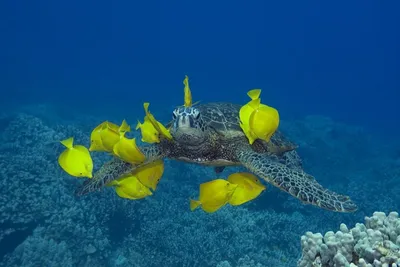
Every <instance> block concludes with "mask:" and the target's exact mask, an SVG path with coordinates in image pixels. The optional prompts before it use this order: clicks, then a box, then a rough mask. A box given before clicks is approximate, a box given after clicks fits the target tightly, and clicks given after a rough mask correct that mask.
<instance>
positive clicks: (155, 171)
mask: <svg viewBox="0 0 400 267" xmlns="http://www.w3.org/2000/svg"><path fill="white" fill-rule="evenodd" d="M163 173H164V161H163V160H161V159H160V160H156V161H154V162H152V163H149V164H146V165H143V166H140V167H139V168H137V169H136V170H135V171H134V172H133V173H132V174H133V175H135V176H136V177H137V178H138V179H139V181H140V182H141V183H142V184H143V185H145V186H146V187H148V188H151V189H152V190H153V191H155V190H156V188H157V185H158V182H159V181H160V179H161V177H162V175H163Z"/></svg>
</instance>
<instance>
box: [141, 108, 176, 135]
mask: <svg viewBox="0 0 400 267" xmlns="http://www.w3.org/2000/svg"><path fill="white" fill-rule="evenodd" d="M149 105H150V103H148V102H146V103H144V104H143V108H144V111H145V113H146V117H147V118H148V120H149V121H150V122H151V124H153V126H154V128H156V130H157V131H158V132H159V134H161V135H162V136H164V137H165V138H167V139H168V140H172V135H171V133H170V132H169V131H168V129H167V128H165V126H164V125H162V124H161V123H160V122H159V121H157V120H156V119H155V118H154V116H153V114H151V113H150V111H149Z"/></svg>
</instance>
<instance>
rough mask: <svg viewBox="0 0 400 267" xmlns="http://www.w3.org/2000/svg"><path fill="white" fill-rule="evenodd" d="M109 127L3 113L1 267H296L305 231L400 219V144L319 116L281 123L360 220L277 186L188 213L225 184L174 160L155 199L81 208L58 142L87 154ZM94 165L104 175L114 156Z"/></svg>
mask: <svg viewBox="0 0 400 267" xmlns="http://www.w3.org/2000/svg"><path fill="white" fill-rule="evenodd" d="M153 113H155V114H157V112H156V110H154V111H153ZM104 120H111V121H115V122H116V123H118V122H119V121H120V120H122V118H119V117H104V116H98V117H95V116H89V115H88V116H85V115H82V114H79V113H76V114H70V113H68V114H67V112H63V111H60V110H59V109H57V108H54V107H52V106H46V105H34V106H25V107H18V108H14V109H12V110H9V111H8V112H4V113H2V114H0V176H1V177H0V183H1V186H0V210H1V211H0V214H1V218H0V266H63V267H68V266H121V267H124V266H138V267H139V266H140V267H142V266H146V267H153V266H154V267H156V266H157V267H159V266H164V267H167V266H185V267H189V266H190V267H196V266H197V267H199V266H214V267H215V266H220V267H222V266H232V267H234V266H240V267H244V266H258V267H261V266H267V267H269V266H296V264H297V260H298V259H299V257H300V254H301V248H300V237H301V235H303V234H304V233H305V232H306V231H313V232H322V233H324V232H326V231H328V230H331V229H332V230H336V229H338V228H339V224H340V223H341V222H344V223H346V224H347V225H348V226H349V227H352V226H353V225H354V224H355V223H356V222H361V221H363V220H364V216H367V215H368V216H370V215H372V213H373V212H374V211H377V210H379V211H385V212H389V211H394V210H397V211H398V210H400V186H399V183H398V177H399V176H400V142H399V141H397V143H396V142H395V141H391V140H388V138H382V137H380V136H377V135H376V136H374V135H371V134H368V132H366V131H365V130H363V129H362V128H359V127H353V126H350V125H344V124H341V123H338V122H335V121H332V120H331V119H329V118H326V117H321V116H310V117H306V118H304V119H301V120H296V121H285V120H284V121H283V122H282V124H281V129H282V131H283V132H284V133H285V134H286V135H287V136H289V137H290V138H291V139H292V140H293V141H294V142H296V143H297V144H298V145H299V153H300V155H301V156H302V158H303V163H304V168H305V170H306V171H307V172H309V173H311V174H313V175H314V176H315V177H316V179H317V180H318V181H319V182H320V183H322V184H323V185H324V186H326V187H328V188H330V189H332V190H335V191H337V192H340V193H344V194H348V195H350V196H351V197H352V198H353V200H354V201H355V202H356V203H357V204H358V205H359V210H358V211H357V212H356V213H354V214H339V213H333V212H330V211H325V210H321V209H318V208H315V207H313V206H309V205H307V206H306V205H303V204H301V203H300V202H299V201H298V200H296V199H294V198H293V197H291V196H289V195H288V194H286V193H283V192H281V191H280V190H278V189H276V188H273V187H272V186H268V190H267V191H266V192H264V193H263V194H262V195H261V196H260V197H258V198H257V199H256V200H254V201H252V202H250V203H248V204H246V205H243V206H239V207H232V206H226V207H223V208H222V209H221V210H219V211H218V212H216V213H213V214H206V213H204V212H203V211H202V210H196V211H194V212H191V211H190V210H189V202H188V199H189V197H195V196H197V193H198V185H199V184H200V183H202V182H204V181H207V180H211V179H214V178H215V177H216V175H215V173H214V171H213V170H212V169H211V168H205V167H199V166H194V165H189V164H183V163H178V162H172V161H166V170H165V173H164V176H163V178H162V180H161V182H160V184H159V186H158V188H157V191H156V192H155V193H154V195H153V196H151V197H148V198H146V199H143V200H137V201H130V200H125V199H120V198H118V197H117V196H116V194H115V193H114V192H113V190H112V189H111V188H107V189H105V190H102V191H101V192H96V193H93V194H91V195H89V196H86V197H80V198H77V197H75V196H74V190H75V189H76V187H77V186H78V184H80V183H82V180H81V179H76V178H73V177H70V176H68V175H67V174H65V173H64V172H63V171H62V170H61V168H60V167H59V166H58V164H57V156H58V154H59V153H60V152H61V151H62V149H63V148H62V146H61V144H60V143H59V142H58V141H60V140H62V139H63V138H66V137H70V136H74V137H75V141H76V143H80V144H85V145H88V144H89V135H90V132H91V130H92V129H93V128H94V127H95V126H96V125H97V124H99V123H100V122H102V121H104ZM93 158H94V161H95V168H98V167H99V166H100V164H101V163H102V162H104V161H105V160H107V159H108V158H109V156H107V155H105V154H102V153H93ZM236 170H237V169H235V168H231V169H227V170H225V171H224V172H223V173H222V176H224V177H226V176H227V175H228V174H229V173H232V172H234V171H236ZM396 177H397V180H396Z"/></svg>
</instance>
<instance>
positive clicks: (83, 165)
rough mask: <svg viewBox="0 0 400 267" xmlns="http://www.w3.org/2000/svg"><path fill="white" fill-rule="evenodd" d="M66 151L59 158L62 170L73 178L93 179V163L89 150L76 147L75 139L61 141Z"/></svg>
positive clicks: (79, 146)
mask: <svg viewBox="0 0 400 267" xmlns="http://www.w3.org/2000/svg"><path fill="white" fill-rule="evenodd" d="M61 144H63V145H64V146H65V147H66V148H67V149H65V150H64V151H63V152H62V153H61V154H60V156H59V157H58V163H59V164H60V166H61V168H62V169H63V170H64V171H65V172H67V173H68V174H69V175H71V176H75V177H88V178H92V171H93V161H92V158H91V156H90V153H89V151H88V149H87V148H86V147H84V146H81V145H74V138H73V137H70V138H68V139H65V140H63V141H61Z"/></svg>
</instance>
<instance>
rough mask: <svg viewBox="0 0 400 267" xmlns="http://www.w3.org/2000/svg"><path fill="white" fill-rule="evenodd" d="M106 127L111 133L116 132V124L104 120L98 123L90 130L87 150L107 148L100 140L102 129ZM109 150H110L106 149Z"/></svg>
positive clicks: (103, 149)
mask: <svg viewBox="0 0 400 267" xmlns="http://www.w3.org/2000/svg"><path fill="white" fill-rule="evenodd" d="M103 128H104V129H107V131H108V130H109V129H110V130H111V131H112V132H113V133H117V132H118V129H119V127H118V125H116V124H114V123H111V122H108V121H105V122H102V123H101V124H99V125H98V126H97V127H96V128H94V130H93V131H92V133H91V135H90V147H89V151H107V149H106V148H105V147H104V145H103V141H102V134H101V132H102V130H103ZM108 152H110V151H108Z"/></svg>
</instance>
